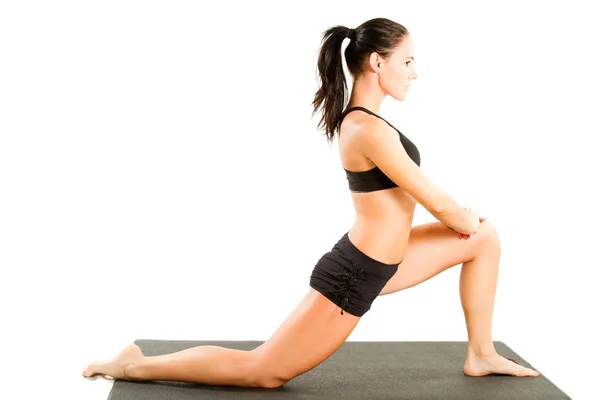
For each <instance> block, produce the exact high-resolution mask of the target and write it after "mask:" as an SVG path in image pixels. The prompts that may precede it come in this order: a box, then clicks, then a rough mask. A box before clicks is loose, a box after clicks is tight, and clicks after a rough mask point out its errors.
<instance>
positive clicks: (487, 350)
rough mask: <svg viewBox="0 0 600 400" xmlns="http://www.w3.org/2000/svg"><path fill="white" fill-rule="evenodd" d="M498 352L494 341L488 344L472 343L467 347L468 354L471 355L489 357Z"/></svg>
mask: <svg viewBox="0 0 600 400" xmlns="http://www.w3.org/2000/svg"><path fill="white" fill-rule="evenodd" d="M496 354H498V353H497V352H496V349H495V348H494V344H493V343H489V344H486V345H479V344H478V345H474V344H470V343H469V346H468V349H467V355H468V356H469V357H478V358H488V357H492V356H494V355H496Z"/></svg>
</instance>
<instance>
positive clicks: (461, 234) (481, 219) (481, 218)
mask: <svg viewBox="0 0 600 400" xmlns="http://www.w3.org/2000/svg"><path fill="white" fill-rule="evenodd" d="M478 218H479V223H482V222H483V221H485V220H486V219H487V218H483V217H478ZM476 233H477V231H475V232H473V233H472V234H473V235H474V234H476ZM459 235H460V236H459V238H460V239H470V238H471V235H469V234H464V233H459Z"/></svg>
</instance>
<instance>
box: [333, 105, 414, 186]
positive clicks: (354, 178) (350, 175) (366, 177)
mask: <svg viewBox="0 0 600 400" xmlns="http://www.w3.org/2000/svg"><path fill="white" fill-rule="evenodd" d="M354 110H362V111H364V112H366V113H368V114H371V115H374V116H375V117H377V118H380V119H382V120H383V121H385V122H386V123H387V124H388V125H389V126H391V127H392V128H394V129H396V128H395V127H394V126H393V125H392V124H390V123H389V122H387V121H386V120H385V119H383V118H382V117H380V116H379V115H377V114H375V113H374V112H372V111H369V110H368V109H366V108H364V107H360V106H356V107H350V108H348V109H347V110H346V111H344V112H343V113H342V116H341V117H340V122H339V123H340V125H341V123H342V120H343V119H344V117H345V116H346V115H348V113H349V112H351V111H354ZM396 132H398V135H399V137H400V143H402V146H403V147H404V149H405V150H406V152H407V153H408V156H409V157H410V158H411V159H412V160H413V161H414V162H415V164H417V165H418V166H419V167H420V166H421V155H420V153H419V149H417V146H415V144H414V143H413V142H411V141H410V140H409V139H408V138H407V137H406V136H404V135H403V134H402V132H400V131H399V130H398V129H396ZM344 171H346V178H347V179H348V186H349V187H350V191H352V192H354V193H365V192H374V191H376V190H383V189H390V188H393V187H398V185H396V183H395V182H394V181H392V180H391V179H390V178H388V176H387V175H386V174H384V173H383V171H381V170H380V169H379V167H377V166H375V168H372V169H369V170H367V171H348V170H347V169H346V168H344Z"/></svg>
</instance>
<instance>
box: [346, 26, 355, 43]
mask: <svg viewBox="0 0 600 400" xmlns="http://www.w3.org/2000/svg"><path fill="white" fill-rule="evenodd" d="M353 34H354V29H353V28H350V29H349V30H348V34H347V35H346V37H347V38H348V39H350V40H352V35H353Z"/></svg>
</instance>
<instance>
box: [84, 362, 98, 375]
mask: <svg viewBox="0 0 600 400" xmlns="http://www.w3.org/2000/svg"><path fill="white" fill-rule="evenodd" d="M99 366H100V364H99V363H91V364H90V365H88V367H87V368H86V369H84V370H83V372H82V375H83V376H85V377H86V378H89V377H90V376H93V375H95V374H97V373H99V371H98V369H99Z"/></svg>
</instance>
